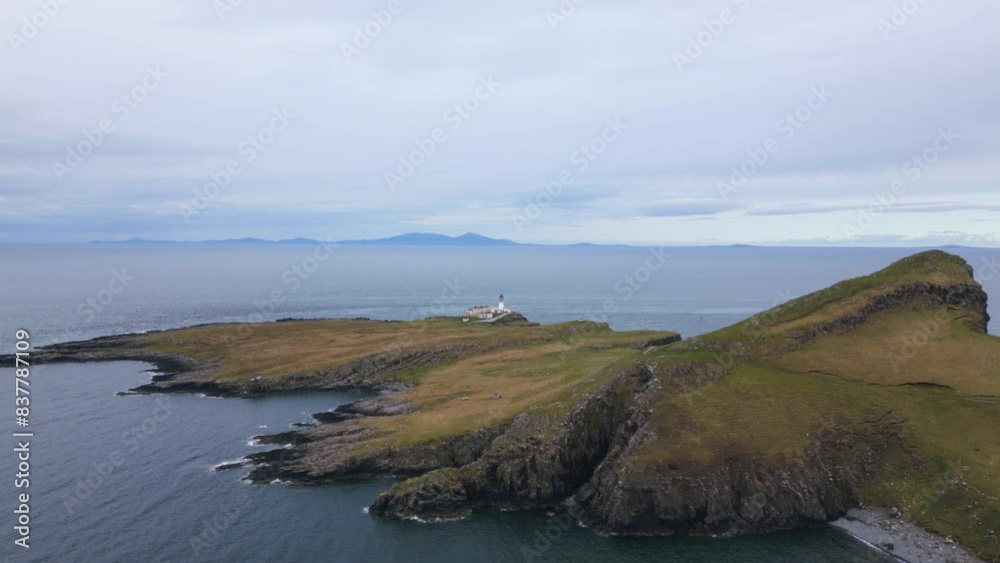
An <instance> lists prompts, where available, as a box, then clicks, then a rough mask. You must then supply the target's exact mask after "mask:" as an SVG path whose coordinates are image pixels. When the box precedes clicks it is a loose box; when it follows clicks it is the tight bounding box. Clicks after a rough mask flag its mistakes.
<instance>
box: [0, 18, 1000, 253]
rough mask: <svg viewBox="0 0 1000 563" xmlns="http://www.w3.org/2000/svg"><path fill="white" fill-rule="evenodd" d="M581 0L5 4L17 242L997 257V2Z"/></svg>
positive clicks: (5, 94) (2, 134)
mask: <svg viewBox="0 0 1000 563" xmlns="http://www.w3.org/2000/svg"><path fill="white" fill-rule="evenodd" d="M47 2H51V3H52V6H50V7H49V11H50V12H52V13H53V14H52V15H49V14H46V13H45V12H44V11H43V7H40V6H45V5H46V3H47ZM61 2H64V3H65V5H62V4H61ZM576 2H577V3H579V5H576V4H575V3H574V2H573V1H572V0H565V1H564V2H563V3H562V5H560V3H559V2H558V1H557V0H507V1H505V2H468V1H458V0H454V1H447V0H421V1H420V2H416V1H412V0H397V1H396V2H389V1H381V0H380V1H374V2H373V1H362V2H345V1H337V2H328V1H321V0H298V1H290V2H281V3H278V2H269V1H262V0H243V1H242V2H240V0H217V1H214V2H213V1H212V0H199V1H193V0H190V1H189V0H144V1H143V2H135V1H126V0H94V1H89V2H84V1H83V0H41V1H39V0H5V1H4V2H3V3H2V5H0V31H2V32H3V33H4V35H5V41H4V45H3V46H2V47H0V70H2V76H3V84H4V87H3V88H0V120H2V124H3V127H2V129H0V232H2V233H3V234H4V235H6V238H5V241H7V242H15V243H16V242H60V241H88V240H95V239H104V240H108V239H126V238H132V237H141V238H150V239H175V240H200V239H216V238H232V237H262V238H275V239H276V238H291V237H298V236H305V237H315V238H321V237H327V236H329V237H332V238H335V239H340V238H369V237H379V236H389V235H394V234H398V233H402V232H411V231H421V232H441V233H446V234H461V233H464V232H467V231H474V232H479V233H482V234H485V235H489V236H495V237H506V238H513V239H517V240H521V241H531V242H578V241H584V240H586V241H592V242H624V243H658V244H663V243H690V244H714V243H765V244H779V243H794V244H879V245H882V244H884V245H923V244H945V243H958V244H970V245H987V246H997V245H998V244H1000V189H998V188H1000V186H998V182H997V176H998V175H997V172H998V170H1000V158H998V155H1000V152H998V148H1000V147H998V145H1000V134H998V133H1000V109H998V103H997V102H998V100H1000V34H998V33H996V29H997V26H998V23H1000V4H998V3H997V2H996V1H995V0H948V1H945V0H925V1H923V2H922V3H921V2H917V0H907V1H906V2H903V1H901V0H840V1H838V2H801V1H795V0H770V1H768V2H764V1H763V0H697V1H696V0H672V1H668V2H663V1H653V0H649V1H647V0H616V1H614V2H611V1H608V0H576ZM56 6H57V7H56ZM393 12H394V13H393ZM373 14H374V15H373ZM377 20H381V21H382V23H379V22H378V21H377ZM102 127H103V128H104V129H105V131H101V129H102ZM421 147H422V148H421ZM415 151H417V152H415ZM754 158H756V162H755V161H754V160H753V159H754ZM227 167H229V168H230V171H229V172H227V171H226V169H227ZM741 169H742V172H741V171H740V170H741ZM234 171H235V172H234ZM213 178H215V180H213ZM213 182H216V183H214V184H213ZM220 184H221V187H220V186H219V185H220ZM894 191H895V193H894Z"/></svg>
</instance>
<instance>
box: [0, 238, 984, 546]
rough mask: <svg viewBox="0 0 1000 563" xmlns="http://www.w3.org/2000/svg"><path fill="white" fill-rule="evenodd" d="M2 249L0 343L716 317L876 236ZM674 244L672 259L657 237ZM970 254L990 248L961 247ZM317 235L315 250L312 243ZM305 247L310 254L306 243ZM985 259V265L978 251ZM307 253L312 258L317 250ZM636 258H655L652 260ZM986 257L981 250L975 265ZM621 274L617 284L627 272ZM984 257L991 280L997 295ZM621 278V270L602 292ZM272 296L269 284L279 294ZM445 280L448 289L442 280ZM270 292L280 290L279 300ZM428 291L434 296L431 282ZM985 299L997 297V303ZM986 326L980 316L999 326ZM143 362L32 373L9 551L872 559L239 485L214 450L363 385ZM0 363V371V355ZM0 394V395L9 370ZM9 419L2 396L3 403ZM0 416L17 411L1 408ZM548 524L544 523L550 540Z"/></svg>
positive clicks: (766, 302) (856, 265)
mask: <svg viewBox="0 0 1000 563" xmlns="http://www.w3.org/2000/svg"><path fill="white" fill-rule="evenodd" d="M314 250H315V249H313V248H312V247H300V246H290V247H278V246H209V247H201V246H198V247H187V246H169V245H164V246H142V247H139V246H97V245H80V246H53V247H45V246H20V247H18V246H2V247H0V259H2V260H3V263H4V264H5V265H6V267H5V268H4V269H0V288H2V289H3V291H2V292H0V312H2V313H3V314H2V315H0V350H2V353H10V352H13V347H14V332H15V330H16V329H18V328H24V329H27V330H29V331H31V334H32V342H33V343H34V344H35V345H36V346H38V345H41V344H44V343H48V342H61V341H68V340H77V339H83V338H91V337H95V336H100V335H107V334H117V333H122V332H135V331H144V330H157V329H163V328H170V327H179V326H185V325H190V324H198V323H207V322H229V321H241V320H257V319H256V318H255V315H256V314H257V313H259V314H260V315H261V316H263V317H264V318H267V319H275V318H286V317H296V318H320V317H359V316H363V317H372V318H387V319H412V318H420V317H423V316H426V315H428V314H456V313H460V312H461V311H462V310H463V309H464V308H465V307H467V306H469V305H474V304H478V303H489V302H492V301H493V300H494V299H495V298H496V295H497V294H499V293H500V292H503V293H504V294H505V296H506V297H507V302H508V304H509V305H511V306H512V307H513V308H514V309H515V310H518V311H521V312H523V313H524V314H526V315H527V316H528V317H529V318H531V319H533V320H537V321H540V322H556V321H562V320H571V319H577V318H594V319H597V320H604V318H603V311H604V310H605V309H606V310H608V311H611V312H610V314H608V316H607V322H609V323H610V324H611V325H612V326H613V327H614V328H616V329H634V328H652V329H672V330H678V331H680V332H682V333H683V334H685V335H688V336H690V335H693V334H697V333H698V332H700V331H707V330H712V329H715V328H719V327H721V326H725V325H727V324H730V323H732V322H735V321H738V320H740V319H742V318H745V317H746V316H748V315H750V314H753V313H755V312H757V311H760V310H762V309H765V308H768V307H770V306H772V305H774V304H775V303H777V302H780V301H782V300H784V299H787V298H788V297H789V296H797V295H802V294H804V293H807V292H809V291H812V290H816V289H820V288H822V287H825V286H826V285H829V284H830V283H833V282H835V281H838V280H840V279H843V278H846V277H850V276H854V275H859V274H863V273H868V272H870V271H873V270H876V269H878V268H881V267H883V266H885V265H887V264H888V263H890V262H891V261H893V260H895V259H897V258H899V257H901V256H904V255H906V254H908V253H909V252H908V251H904V250H889V249H819V250H817V249H759V248H707V249H652V250H650V249H634V248H633V249H621V248H533V247H527V248H522V247H518V248H492V249H473V248H338V249H333V250H332V251H331V252H330V254H329V258H327V259H325V260H318V259H316V255H315V254H314ZM664 253H665V254H669V256H665V255H664ZM961 253H962V254H963V255H965V256H966V258H967V259H969V260H970V262H972V263H974V264H976V265H983V266H982V267H983V268H986V267H985V264H987V263H990V262H989V261H990V260H991V259H992V258H993V256H995V254H994V253H991V252H990V251H984V250H976V251H961ZM321 254H322V253H321ZM310 257H312V258H313V260H315V262H313V261H311V260H309V259H310ZM984 260H985V262H984ZM314 266H315V267H314ZM644 266H654V267H657V269H656V271H652V272H650V274H649V275H648V277H647V275H646V273H645V271H644V270H643V267H644ZM986 271H987V273H988V268H986ZM628 276H631V281H629V277H628ZM997 278H1000V275H995V276H991V277H990V278H989V279H986V276H985V275H984V276H983V282H984V285H985V286H986V287H987V290H988V291H990V292H991V293H993V294H1000V287H998V286H997ZM616 287H617V289H616ZM279 294H280V295H279ZM455 294H458V297H457V298H455V299H452V298H451V297H452V296H453V295H455ZM276 296H277V297H281V299H275V297H276ZM442 296H443V298H442ZM996 316H998V315H996V314H994V317H996ZM996 329H997V325H996V322H995V321H994V323H993V324H991V332H993V333H996ZM149 367H150V366H148V365H146V364H142V363H138V362H106V363H92V364H63V365H54V366H44V367H40V368H37V369H36V370H35V372H34V374H33V375H32V380H31V381H32V387H31V392H32V395H31V397H32V413H31V427H30V428H29V430H31V431H33V432H34V433H35V437H34V438H33V439H32V457H31V489H30V493H31V510H32V512H31V525H32V534H31V545H32V548H31V549H30V550H22V549H21V548H16V547H14V544H13V540H14V538H15V533H14V531H13V525H14V519H13V518H14V515H13V513H12V511H13V507H14V506H15V493H16V492H18V491H16V490H15V489H14V487H13V486H12V485H13V482H12V479H11V478H10V477H11V476H13V475H14V473H16V465H15V464H16V460H15V458H14V455H13V454H12V453H11V452H12V450H13V448H14V447H15V446H16V444H15V443H14V438H12V437H10V434H9V433H8V434H7V436H8V437H7V438H5V440H6V444H5V447H4V451H6V452H8V453H7V454H4V455H0V471H2V472H3V474H4V475H7V476H8V478H7V479H5V482H6V483H7V484H6V485H4V486H2V487H0V506H2V507H5V508H4V509H3V510H2V511H0V512H2V513H3V514H6V518H9V519H10V520H9V521H8V522H7V523H4V524H3V525H2V526H0V529H2V530H3V533H2V534H0V536H2V537H0V540H2V545H3V548H0V554H2V555H3V556H5V557H7V558H8V560H9V561H88V562H90V561H95V562H102V561H371V562H382V561H399V562H410V561H445V562H452V561H454V562H466V561H472V562H475V561H525V560H527V561H574V562H575V561H751V562H755V561H759V562H783V561H787V562H842V561H862V562H864V561H880V560H881V558H880V556H879V555H877V554H876V553H874V552H873V551H871V550H870V549H869V548H867V547H865V546H863V545H861V544H859V543H856V542H854V541H853V540H851V539H850V538H848V537H846V536H844V535H843V534H842V533H841V532H839V531H836V530H833V529H831V528H827V527H823V528H818V529H814V530H804V531H795V532H786V533H778V534H767V535H761V536H751V537H738V538H727V539H691V538H619V537H604V536H600V535H597V534H594V533H592V532H590V531H588V530H585V529H582V528H578V527H576V526H562V525H560V522H558V521H554V520H552V519H551V518H550V517H548V516H547V515H546V514H544V513H527V514H525V513H491V512H487V513H480V514H476V515H475V516H474V517H473V518H471V519H470V520H467V521H463V522H455V523H446V524H421V523H418V522H395V521H385V520H379V519H375V518H372V517H370V516H368V515H367V514H365V513H364V511H363V510H364V507H365V506H367V505H368V504H369V503H370V502H371V501H372V499H374V498H375V496H376V495H377V494H378V492H379V491H381V490H384V489H385V488H387V487H388V486H389V485H390V484H391V482H389V481H380V482H352V483H343V484H338V485H334V486H326V487H311V488H291V487H287V486H285V485H280V484H275V485H270V486H250V485H247V484H245V483H244V482H242V481H241V480H240V477H241V476H242V472H241V471H240V470H237V471H230V472H224V473H214V472H212V471H211V468H212V467H213V466H215V465H216V464H219V463H222V462H225V461H229V460H234V459H238V458H240V457H242V456H244V455H246V454H247V453H251V452H253V451H259V448H258V447H256V446H254V445H252V443H250V439H251V437H252V436H254V435H256V434H260V433H274V432H281V431H284V430H286V429H288V428H289V425H290V424H292V423H295V422H301V421H305V420H308V415H309V414H310V413H313V412H318V411H322V410H327V409H330V408H333V407H335V406H337V405H339V404H342V403H345V402H350V401H352V400H355V399H356V398H357V395H354V394H349V393H348V394H345V393H313V394H294V395H282V396H275V397H267V398H261V399H211V398H205V397H199V396H193V395H169V396H139V397H134V396H124V397H123V396H117V395H116V393H117V392H119V391H122V390H125V389H128V388H130V387H134V386H136V385H138V384H141V383H143V382H145V381H147V380H148V378H149V376H150V374H149V373H147V372H146V370H148V369H149ZM0 378H4V379H5V380H7V381H10V379H12V378H13V370H12V369H9V368H7V369H0ZM0 393H2V404H6V405H9V407H8V408H10V409H11V411H13V403H14V399H13V391H12V386H11V385H6V386H4V389H3V391H2V392H0ZM9 416H10V419H13V416H14V413H13V412H10V413H9ZM8 429H9V432H14V431H15V429H16V427H15V426H14V424H13V421H12V420H11V422H9V423H8ZM546 536H548V537H546Z"/></svg>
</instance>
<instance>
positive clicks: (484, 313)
mask: <svg viewBox="0 0 1000 563" xmlns="http://www.w3.org/2000/svg"><path fill="white" fill-rule="evenodd" d="M509 312H510V309H508V308H507V303H506V301H504V298H503V294H500V301H499V303H498V304H497V306H496V307H490V306H489V305H476V306H475V307H470V308H468V309H466V311H465V314H464V315H462V316H463V317H466V318H473V319H479V320H482V321H489V320H493V319H495V318H497V317H500V316H502V315H506V314H507V313H509Z"/></svg>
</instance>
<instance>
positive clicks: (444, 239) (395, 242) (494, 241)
mask: <svg viewBox="0 0 1000 563" xmlns="http://www.w3.org/2000/svg"><path fill="white" fill-rule="evenodd" d="M324 242H327V243H330V241H321V240H317V239H310V238H303V237H299V238H291V239H283V240H265V239H260V238H236V239H223V240H199V241H174V240H148V239H137V238H133V239H128V240H112V241H102V240H97V241H93V243H94V244H231V245H240V244H245V245H250V244H271V245H275V244H280V245H317V244H321V243H324ZM332 244H338V245H341V246H469V247H483V246H548V247H595V248H596V247H606V248H610V247H626V246H645V245H628V244H593V243H589V242H578V243H575V244H536V243H523V242H515V241H513V240H510V239H498V238H490V237H487V236H483V235H480V234H476V233H465V234H464V235H459V236H457V237H451V236H448V235H441V234H437V233H406V234H403V235H396V236H394V237H388V238H378V239H362V240H338V241H332ZM667 246H670V247H672V248H684V247H687V246H686V245H667ZM694 246H697V245H691V247H694ZM776 247H780V245H778V246H776ZM704 248H762V247H759V246H757V245H752V244H729V245H726V244H716V245H707V246H704ZM785 248H797V246H790V247H785ZM813 248H836V247H813ZM854 248H859V247H854ZM911 248H917V249H925V248H942V249H949V250H956V249H965V248H974V247H967V246H961V245H955V244H949V245H944V246H937V247H934V246H930V247H928V246H918V247H911Z"/></svg>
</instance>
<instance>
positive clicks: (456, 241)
mask: <svg viewBox="0 0 1000 563" xmlns="http://www.w3.org/2000/svg"><path fill="white" fill-rule="evenodd" d="M94 242H95V243H97V244H320V243H321V242H325V241H320V240H316V239H309V238H293V239H285V240H276V241H275V240H264V239H259V238H239V239H225V240H203V241H189V242H185V241H169V240H146V239H128V240H123V241H94ZM334 243H335V244H340V245H344V246H535V245H531V244H522V243H518V242H514V241H512V240H509V239H495V238H490V237H484V236H483V235H478V234H475V233H466V234H464V235H461V236H457V237H450V236H447V235H439V234H436V233H407V234H404V235H397V236H394V237H389V238H380V239H367V240H340V241H334ZM574 246H575V245H574Z"/></svg>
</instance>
